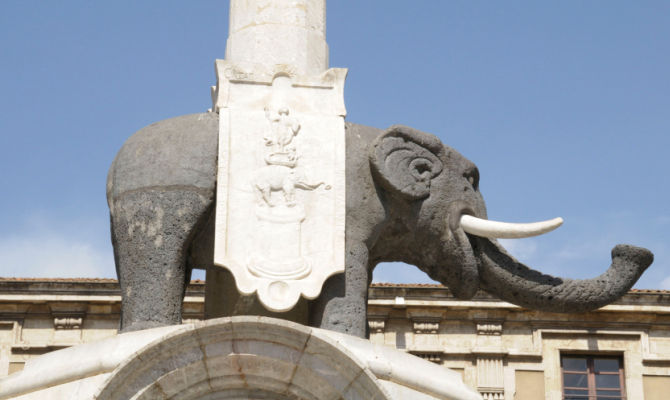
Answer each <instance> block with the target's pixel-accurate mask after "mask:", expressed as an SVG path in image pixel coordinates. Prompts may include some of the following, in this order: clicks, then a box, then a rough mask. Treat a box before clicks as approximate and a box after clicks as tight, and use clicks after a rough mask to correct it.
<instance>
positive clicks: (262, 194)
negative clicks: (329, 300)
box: [213, 60, 346, 312]
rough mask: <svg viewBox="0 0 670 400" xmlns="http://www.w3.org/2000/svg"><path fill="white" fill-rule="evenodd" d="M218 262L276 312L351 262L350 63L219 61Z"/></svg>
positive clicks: (310, 292)
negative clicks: (347, 222)
mask: <svg viewBox="0 0 670 400" xmlns="http://www.w3.org/2000/svg"><path fill="white" fill-rule="evenodd" d="M216 67H217V79H218V83H217V87H216V88H215V89H214V91H213V101H214V106H213V109H214V110H215V111H218V112H219V158H218V159H219V166H218V174H217V182H218V184H217V204H216V233H215V250H214V264H215V265H218V266H222V267H225V268H227V269H228V270H230V271H231V273H232V274H233V275H234V277H235V282H236V284H237V288H238V290H239V291H240V292H241V293H243V294H245V295H249V294H253V293H254V292H256V293H257V294H258V297H259V299H260V301H261V302H262V303H263V305H264V306H265V307H266V308H268V309H269V310H271V311H278V312H281V311H287V310H289V309H291V308H292V307H293V306H294V305H295V304H296V303H297V301H298V300H299V298H300V296H303V297H305V298H308V299H313V298H315V297H316V296H318V295H319V293H320V292H321V286H322V285H323V282H324V281H325V280H326V279H327V278H328V277H330V276H331V275H333V274H336V273H339V272H343V271H344V218H345V200H344V199H345V176H344V165H345V148H344V146H345V142H344V140H345V139H344V115H345V109H344V100H343V86H344V78H345V76H346V70H344V69H335V68H333V69H329V70H326V71H325V72H324V73H322V74H321V75H318V76H299V75H296V73H295V71H294V70H293V69H291V68H289V67H287V66H281V65H278V66H275V67H273V68H267V67H265V66H262V65H260V64H249V63H240V64H236V63H232V62H228V61H225V60H217V63H216Z"/></svg>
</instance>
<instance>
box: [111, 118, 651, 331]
mask: <svg viewBox="0 0 670 400" xmlns="http://www.w3.org/2000/svg"><path fill="white" fill-rule="evenodd" d="M217 136H218V115H217V114H214V113H203V114H193V115H185V116H181V117H177V118H172V119H168V120H164V121H161V122H157V123H155V124H152V125H149V126H147V127H146V128H144V129H142V130H140V131H138V132H137V133H136V134H135V135H133V136H132V137H131V138H130V139H128V141H127V142H126V143H125V144H124V145H123V148H122V149H121V150H120V151H119V153H118V155H117V157H116V159H115V160H114V163H113V165H112V167H111V169H110V171H109V176H108V181H107V199H108V202H109V207H110V214H111V224H112V241H113V245H114V256H115V260H116V268H117V274H118V277H119V281H120V285H121V291H122V292H121V293H122V297H123V305H122V322H121V329H122V330H123V331H130V330H137V329H144V328H149V327H154V326H161V325H171V324H178V323H180V322H181V307H182V299H183V296H184V291H185V286H186V283H187V282H188V281H189V279H190V275H191V271H192V269H193V268H204V269H208V279H207V285H208V288H207V291H208V296H209V295H210V294H211V295H212V296H217V294H216V293H215V291H212V290H210V284H211V283H212V282H210V274H209V271H212V273H213V275H212V277H215V278H217V279H219V278H221V277H222V276H223V277H226V275H225V274H224V275H221V274H220V272H215V271H225V270H222V269H220V268H218V267H216V269H215V268H212V265H211V264H212V260H213V232H214V228H213V226H214V224H213V219H214V218H213V215H214V213H213V210H214V205H215V192H216V190H215V189H216V167H217ZM346 155H347V163H346V191H347V196H346V270H345V273H344V274H339V275H335V276H333V277H331V278H330V279H328V280H327V281H326V283H325V285H324V287H323V290H322V292H321V294H320V295H319V297H318V298H317V299H314V300H311V301H309V302H306V301H305V302H304V303H307V305H306V306H305V307H303V308H304V310H306V311H305V313H306V316H305V317H304V318H303V319H301V318H298V320H300V321H302V322H306V323H308V324H310V325H312V326H317V327H323V328H327V329H332V330H336V331H340V332H345V333H349V334H352V335H357V336H365V335H366V326H367V324H366V304H367V290H368V285H369V284H370V280H371V278H372V270H373V268H374V267H375V265H377V264H378V263H379V262H382V261H403V262H406V263H409V264H413V265H415V266H417V267H418V268H419V269H421V270H422V271H424V272H426V273H427V274H428V275H429V276H430V277H431V278H432V279H434V280H436V281H439V282H442V283H443V284H445V285H446V286H448V287H449V288H450V290H451V291H452V292H453V293H454V295H456V296H457V297H459V298H464V299H467V298H470V297H472V296H473V295H474V294H475V292H476V291H477V290H478V289H480V288H481V289H484V290H486V291H488V292H490V293H492V294H494V295H496V296H499V297H500V298H501V299H503V300H505V301H509V302H511V303H514V304H518V305H520V306H524V307H530V308H535V309H539V310H548V311H557V312H579V311H587V310H591V309H595V308H598V307H601V306H603V305H605V304H607V303H609V302H612V301H614V300H616V299H617V298H618V297H620V296H621V295H623V294H624V293H626V292H627V291H628V290H629V289H630V288H631V287H632V285H633V284H634V283H635V282H636V281H637V279H638V278H639V277H640V275H641V274H642V272H643V271H644V270H645V269H646V268H647V267H648V266H649V265H650V264H651V262H652V260H653V255H652V254H651V252H649V251H648V250H646V249H642V248H638V247H633V246H629V245H617V246H616V247H614V249H613V250H612V265H611V267H610V268H609V269H608V270H607V271H606V272H605V273H603V274H602V275H601V276H599V277H597V278H594V279H589V280H570V279H563V278H556V277H552V276H548V275H544V274H542V273H540V272H537V271H535V270H532V269H530V268H528V267H526V266H525V265H523V264H521V263H520V262H519V261H517V260H515V259H514V257H512V256H511V255H509V254H508V253H507V252H506V251H505V250H504V249H503V248H502V247H501V246H500V245H499V244H498V243H497V241H496V240H495V239H490V238H487V237H482V236H476V235H473V234H471V233H466V232H465V231H464V229H463V226H462V224H461V217H462V215H465V214H467V215H472V216H475V217H478V218H480V219H486V207H485V204H484V200H483V198H482V196H481V193H480V192H479V189H478V180H479V172H478V170H477V168H476V166H475V165H474V164H473V163H472V162H470V161H469V160H467V159H466V158H464V157H463V156H462V155H461V154H459V153H458V152H457V151H455V150H454V149H452V148H450V147H449V146H445V145H444V144H443V143H442V142H441V141H440V140H439V139H438V138H436V137H435V136H433V135H430V134H427V133H423V132H420V131H417V130H414V129H412V128H408V127H404V126H393V127H391V128H389V129H388V130H386V131H382V130H379V129H376V128H371V127H366V126H361V125H356V124H352V123H347V124H346ZM484 236H486V235H484ZM214 274H219V275H214ZM231 279H232V276H231V275H230V274H228V275H227V280H228V286H225V285H224V286H225V287H227V288H228V289H226V290H228V291H229V292H234V289H232V288H233V287H234V286H233V285H232V284H231V282H230V280H231ZM213 281H214V279H213ZM219 289H221V287H219ZM219 291H220V290H219ZM229 294H230V296H229V297H228V298H229V299H230V301H231V302H235V304H232V305H230V304H229V305H227V306H226V307H227V308H226V307H224V309H226V310H227V311H226V312H224V313H219V315H225V314H228V315H229V314H243V313H253V312H254V311H253V310H258V305H257V304H256V305H255V306H254V307H255V308H254V307H252V306H250V305H249V304H251V303H253V302H254V299H253V298H246V299H244V298H240V297H239V295H236V294H235V295H232V294H231V293H229ZM221 298H225V297H221ZM209 301H210V300H206V302H209ZM245 304H246V306H245ZM206 307H207V306H206ZM206 314H207V310H206ZM212 315H214V314H213V313H210V316H212Z"/></svg>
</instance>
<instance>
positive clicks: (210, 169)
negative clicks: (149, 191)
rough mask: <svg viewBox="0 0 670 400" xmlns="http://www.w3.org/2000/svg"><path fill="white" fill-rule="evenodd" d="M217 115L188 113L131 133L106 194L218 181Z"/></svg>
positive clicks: (201, 186) (204, 186)
mask: <svg viewBox="0 0 670 400" xmlns="http://www.w3.org/2000/svg"><path fill="white" fill-rule="evenodd" d="M217 138H218V115H217V114H215V113H200V114H189V115H183V116H179V117H175V118H170V119H166V120H163V121H159V122H156V123H153V124H151V125H149V126H147V127H145V128H143V129H141V130H139V131H137V132H136V133H135V134H134V135H133V136H131V137H130V138H129V139H128V140H127V141H126V142H125V143H124V145H123V147H122V148H121V150H120V151H119V153H118V154H117V155H116V158H115V159H114V163H113V164H112V167H111V168H110V171H109V175H108V178H107V197H108V199H110V200H111V198H115V197H117V196H119V195H121V194H123V193H126V192H128V191H133V190H137V189H142V188H151V187H157V188H168V187H175V188H177V187H179V186H182V187H191V188H197V189H202V190H205V191H209V190H211V191H213V190H214V187H215V184H216V160H217Z"/></svg>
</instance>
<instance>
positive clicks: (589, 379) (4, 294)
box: [0, 278, 670, 400]
mask: <svg viewBox="0 0 670 400" xmlns="http://www.w3.org/2000/svg"><path fill="white" fill-rule="evenodd" d="M204 293H205V285H204V282H203V281H193V282H192V283H191V285H190V286H189V288H188V290H187V293H186V297H185V301H184V313H183V315H184V321H185V322H191V321H193V320H199V319H202V318H203V315H204ZM120 309H121V297H120V293H119V287H118V283H117V282H116V281H115V280H112V279H23V278H17V279H0V377H2V376H6V375H8V374H10V373H12V372H16V371H19V370H21V369H22V368H23V365H24V364H25V362H26V361H27V360H29V359H31V358H34V357H38V356H39V355H41V354H44V353H47V352H49V351H53V350H56V349H61V348H64V347H68V346H73V345H76V344H81V343H87V342H91V341H95V340H100V339H103V338H107V337H110V336H114V335H116V334H117V329H118V324H119V315H120ZM368 323H369V328H370V340H371V341H372V342H373V343H378V344H383V345H386V346H391V347H395V348H397V349H400V350H403V351H406V352H409V353H412V354H415V355H417V356H419V357H422V358H424V359H427V360H429V361H431V362H434V363H437V364H439V365H443V366H445V367H448V368H451V369H453V370H455V371H458V372H460V373H461V375H462V377H463V380H464V382H465V383H466V384H467V385H469V386H471V387H473V388H475V389H476V390H478V391H479V392H480V393H481V394H482V396H483V397H484V398H485V399H523V400H526V399H563V398H566V399H571V398H574V399H590V398H593V399H596V398H598V399H601V398H611V399H616V398H621V399H623V398H626V399H647V400H660V399H667V398H668V397H669V396H670V395H669V393H670V291H659V290H632V291H631V292H629V294H628V295H626V296H624V297H623V298H622V299H620V300H619V301H618V302H616V303H615V304H612V305H609V306H606V307H603V308H601V309H599V310H597V311H594V312H589V313H573V314H556V313H546V312H538V311H531V310H527V309H524V308H521V307H517V306H514V305H512V304H509V303H506V302H503V301H500V300H499V299H496V298H494V297H491V296H489V295H487V294H486V293H478V294H477V295H476V296H475V298H473V299H472V300H468V301H462V300H458V299H455V298H454V297H453V296H452V295H451V294H450V292H449V291H448V289H446V288H444V287H443V286H440V285H398V284H374V285H373V286H372V287H371V288H370V292H369V311H368Z"/></svg>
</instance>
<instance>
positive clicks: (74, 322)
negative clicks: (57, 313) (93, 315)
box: [54, 317, 84, 329]
mask: <svg viewBox="0 0 670 400" xmlns="http://www.w3.org/2000/svg"><path fill="white" fill-rule="evenodd" d="M83 321H84V319H83V318H82V317H55V318H54V328H55V329H81V324H82V323H83Z"/></svg>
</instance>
